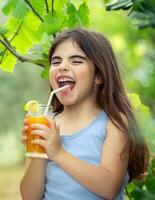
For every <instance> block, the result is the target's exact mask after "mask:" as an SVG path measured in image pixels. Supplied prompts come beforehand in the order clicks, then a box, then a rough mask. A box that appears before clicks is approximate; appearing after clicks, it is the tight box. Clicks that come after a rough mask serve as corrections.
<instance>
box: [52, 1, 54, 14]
mask: <svg viewBox="0 0 155 200" xmlns="http://www.w3.org/2000/svg"><path fill="white" fill-rule="evenodd" d="M53 12H54V0H52V14H53Z"/></svg>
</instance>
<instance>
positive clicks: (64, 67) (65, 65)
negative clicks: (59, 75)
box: [59, 63, 69, 71]
mask: <svg viewBox="0 0 155 200" xmlns="http://www.w3.org/2000/svg"><path fill="white" fill-rule="evenodd" d="M59 71H69V64H68V63H61V65H60V67H59Z"/></svg>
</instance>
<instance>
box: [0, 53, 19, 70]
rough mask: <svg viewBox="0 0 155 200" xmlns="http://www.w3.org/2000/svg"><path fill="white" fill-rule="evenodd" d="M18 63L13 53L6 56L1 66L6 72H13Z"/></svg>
mask: <svg viewBox="0 0 155 200" xmlns="http://www.w3.org/2000/svg"><path fill="white" fill-rule="evenodd" d="M15 64H16V58H15V57H14V56H13V55H12V54H10V53H9V54H8V55H7V56H5V58H4V60H3V62H2V64H1V65H0V68H1V69H2V70H4V71H6V72H13V70H14V67H15Z"/></svg>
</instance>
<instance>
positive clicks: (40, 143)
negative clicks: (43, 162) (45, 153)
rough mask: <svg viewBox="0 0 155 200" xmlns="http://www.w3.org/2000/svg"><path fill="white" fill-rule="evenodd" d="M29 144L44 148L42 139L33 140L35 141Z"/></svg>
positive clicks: (44, 143) (44, 144) (44, 142)
mask: <svg viewBox="0 0 155 200" xmlns="http://www.w3.org/2000/svg"><path fill="white" fill-rule="evenodd" d="M31 143H32V144H39V145H41V146H43V147H44V148H45V146H46V141H45V140H43V139H35V140H32V142H31Z"/></svg>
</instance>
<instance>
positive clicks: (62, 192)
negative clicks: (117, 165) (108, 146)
mask: <svg viewBox="0 0 155 200" xmlns="http://www.w3.org/2000/svg"><path fill="white" fill-rule="evenodd" d="M107 119H108V117H107V115H106V113H105V112H101V113H100V114H99V115H98V116H97V117H96V119H95V120H94V121H93V122H91V123H90V124H89V125H88V126H87V127H85V128H83V129H82V130H80V131H78V132H76V133H74V134H73V135H61V142H62V145H63V147H64V148H65V149H66V150H67V151H68V152H70V153H71V154H73V155H74V156H75V157H77V158H79V159H81V160H84V161H85V162H87V163H90V164H93V165H96V166H97V165H99V164H100V156H101V150H102V146H103V143H104V140H105V137H106V123H107ZM66 162H67V160H66ZM128 180H129V177H128V174H127V175H126V176H125V177H124V183H123V184H122V189H121V191H120V192H119V194H118V195H117V197H116V198H115V200H123V190H124V187H125V185H126V184H127V182H128ZM43 200H105V199H104V198H102V197H100V196H98V195H97V194H95V193H93V192H91V191H90V190H88V189H87V188H85V187H83V186H82V185H80V184H79V183H78V182H77V181H76V180H74V179H73V178H72V177H71V176H69V175H68V174H67V173H66V172H65V171H63V170H62V169H61V168H60V167H59V166H58V165H56V164H55V163H54V162H52V161H50V160H48V161H47V168H46V184H45V192H44V197H43Z"/></svg>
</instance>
